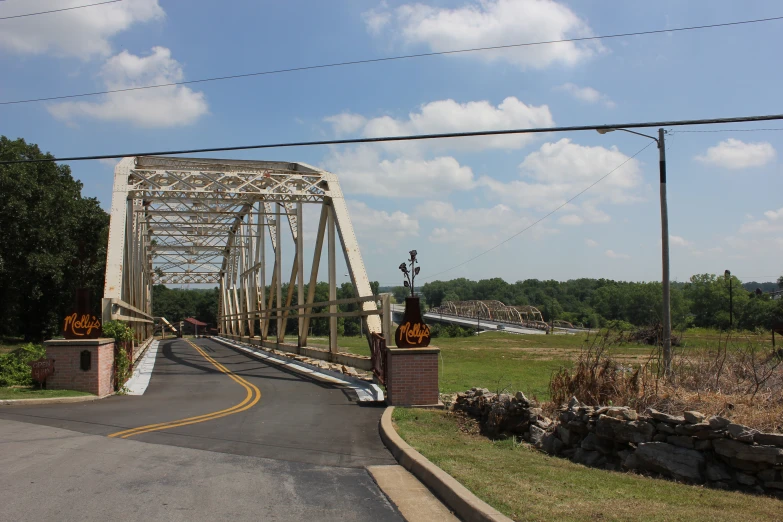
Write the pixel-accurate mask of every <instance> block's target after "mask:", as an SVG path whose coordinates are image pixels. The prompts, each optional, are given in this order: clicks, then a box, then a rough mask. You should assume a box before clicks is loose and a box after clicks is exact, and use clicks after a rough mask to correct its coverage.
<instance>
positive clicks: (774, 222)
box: [739, 207, 783, 234]
mask: <svg viewBox="0 0 783 522" xmlns="http://www.w3.org/2000/svg"><path fill="white" fill-rule="evenodd" d="M764 217H765V218H766V219H759V220H756V221H748V222H747V223H743V224H742V226H740V230H739V231H740V233H741V234H778V233H783V207H781V208H779V209H778V210H767V211H766V212H764Z"/></svg>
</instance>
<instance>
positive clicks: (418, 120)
mask: <svg viewBox="0 0 783 522" xmlns="http://www.w3.org/2000/svg"><path fill="white" fill-rule="evenodd" d="M325 121H327V122H329V123H331V124H332V126H333V128H334V131H335V132H336V133H337V134H346V133H351V132H356V131H358V130H359V129H361V134H362V135H363V136H365V137H379V136H401V135H408V134H437V133H448V132H465V131H470V130H495V129H518V128H532V127H551V126H553V125H554V124H555V122H554V120H553V118H552V114H551V112H550V111H549V107H548V106H546V105H541V106H538V107H536V106H533V105H527V104H525V103H523V102H522V101H520V100H518V99H517V98H515V97H514V96H509V97H508V98H506V99H504V100H503V101H502V102H501V103H500V104H498V105H497V106H494V105H492V104H491V103H490V102H488V101H484V100H482V101H471V102H467V103H458V102H456V101H454V100H450V99H449V100H438V101H434V102H430V103H426V104H424V105H422V106H421V107H420V108H419V110H418V112H411V113H409V114H408V117H407V118H401V119H397V118H392V117H391V116H381V117H378V118H372V119H369V120H367V119H365V118H364V117H363V116H360V115H358V114H351V113H341V114H337V115H334V116H329V117H328V118H325ZM534 139H535V137H534V136H533V135H529V134H528V135H524V134H520V135H508V136H487V137H475V138H455V139H449V140H435V141H431V142H429V143H428V144H427V146H430V147H434V148H448V147H452V148H459V149H460V150H464V149H466V148H468V149H478V150H482V149H517V148H520V147H522V146H524V145H526V144H527V143H529V142H530V141H532V140H534ZM421 146H423V145H421V144H415V143H413V144H412V143H404V144H401V143H389V144H385V145H384V147H385V148H387V149H388V150H395V151H410V150H412V149H413V148H415V147H421Z"/></svg>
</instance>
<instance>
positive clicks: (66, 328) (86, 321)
mask: <svg viewBox="0 0 783 522" xmlns="http://www.w3.org/2000/svg"><path fill="white" fill-rule="evenodd" d="M63 334H64V336H65V338H66V339H75V338H77V337H86V338H87V339H97V338H98V337H100V335H101V320H100V319H98V318H97V317H95V316H94V315H90V314H81V315H79V313H77V312H74V313H72V314H71V315H69V316H66V318H65V324H64V325H63Z"/></svg>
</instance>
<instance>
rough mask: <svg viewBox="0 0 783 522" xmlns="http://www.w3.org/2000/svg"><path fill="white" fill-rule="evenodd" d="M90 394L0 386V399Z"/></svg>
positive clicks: (48, 397) (47, 397) (46, 397)
mask: <svg viewBox="0 0 783 522" xmlns="http://www.w3.org/2000/svg"><path fill="white" fill-rule="evenodd" d="M83 395H92V394H90V393H86V392H80V391H74V390H39V389H38V388H37V387H24V388H0V400H13V399H50V398H52V397H80V396H83Z"/></svg>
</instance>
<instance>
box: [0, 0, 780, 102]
mask: <svg viewBox="0 0 783 522" xmlns="http://www.w3.org/2000/svg"><path fill="white" fill-rule="evenodd" d="M114 1H119V0H114ZM106 3H108V2H106ZM776 20H783V16H775V17H770V18H758V19H755V20H742V21H738V22H726V23H722V24H709V25H695V26H690V27H675V28H672V29H655V30H652V31H637V32H632V33H618V34H607V35H602V36H583V37H580V38H566V39H562V40H546V41H541V42H526V43H518V44H508V45H493V46H488V47H475V48H471V49H457V50H452V51H436V52H431V53H418V54H406V55H400V56H388V57H384V58H370V59H366V60H353V61H345V62H335V63H327V64H320V65H307V66H302V67H291V68H288V69H276V70H270V71H260V72H252V73H244V74H232V75H228V76H215V77H212V78H201V79H198V80H184V81H181V82H170V83H159V84H154V85H142V86H138V87H126V88H124V89H110V90H106V91H95V92H86V93H81V94H66V95H61V96H48V97H44V98H29V99H25V100H9V101H2V102H0V105H14V104H20V103H34V102H42V101H53V100H65V99H68V98H82V97H85V96H98V95H101V94H113V93H118V92H128V91H139V90H142V89H158V88H161V87H172V86H175V85H190V84H194V83H205V82H216V81H223V80H236V79H239V78H249V77H252V76H267V75H273V74H283V73H290V72H299V71H310V70H313V69H326V68H329V67H345V66H349V65H361V64H368V63H378V62H391V61H396V60H407V59H410V58H425V57H429V56H441V55H447V54H460V53H473V52H480V51H495V50H499V49H513V48H519V47H530V46H535V45H549V44H557V43H568V42H582V41H588V40H606V39H610V38H623V37H627V36H644V35H651V34H660V33H674V32H682V31H694V30H700V29H714V28H718V27H730V26H737V25H745V24H756V23H763V22H773V21H776Z"/></svg>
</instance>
